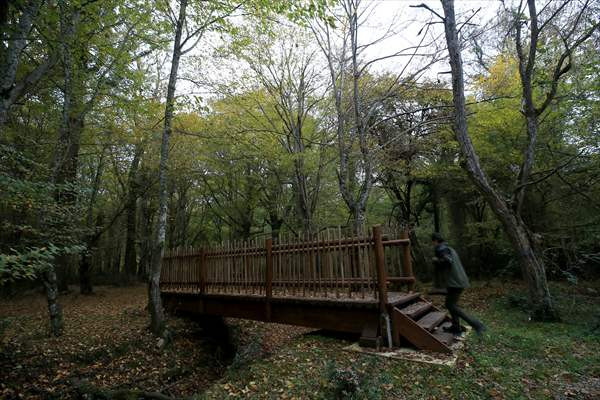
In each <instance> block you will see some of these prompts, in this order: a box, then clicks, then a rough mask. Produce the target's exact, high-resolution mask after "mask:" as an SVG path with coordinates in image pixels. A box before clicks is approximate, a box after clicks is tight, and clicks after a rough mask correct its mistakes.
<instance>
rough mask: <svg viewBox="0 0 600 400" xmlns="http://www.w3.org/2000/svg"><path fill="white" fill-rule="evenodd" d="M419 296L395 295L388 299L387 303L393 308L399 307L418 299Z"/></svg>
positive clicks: (410, 294)
mask: <svg viewBox="0 0 600 400" xmlns="http://www.w3.org/2000/svg"><path fill="white" fill-rule="evenodd" d="M420 296H421V294H420V293H405V294H396V295H393V296H389V297H388V303H390V304H391V305H392V306H394V307H401V306H402V305H403V304H408V303H410V302H411V301H413V300H414V299H417V298H419V297H420Z"/></svg>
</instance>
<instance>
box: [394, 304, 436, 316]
mask: <svg viewBox="0 0 600 400" xmlns="http://www.w3.org/2000/svg"><path fill="white" fill-rule="evenodd" d="M429 309H431V303H429V302H427V301H419V302H416V303H412V304H410V305H408V306H406V307H404V308H403V309H401V310H400V312H402V313H403V314H404V315H406V316H407V317H409V318H412V319H416V318H418V317H420V316H421V315H423V314H425V313H426V312H427V311H429Z"/></svg>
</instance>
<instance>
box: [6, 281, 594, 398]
mask: <svg viewBox="0 0 600 400" xmlns="http://www.w3.org/2000/svg"><path fill="white" fill-rule="evenodd" d="M552 290H553V293H554V295H555V298H556V299H558V300H559V306H560V309H561V312H562V315H563V318H564V322H562V323H545V324H542V323H532V322H529V321H527V315H526V313H525V312H524V310H523V307H524V306H525V301H524V298H523V296H524V294H525V289H524V287H523V286H522V285H520V284H518V283H499V282H492V283H482V282H481V283H478V284H476V285H475V287H474V288H472V289H470V290H468V291H467V292H466V294H465V296H464V299H463V305H464V308H465V309H467V310H469V311H471V312H472V313H473V314H475V315H477V316H478V317H480V318H481V319H482V320H484V321H485V322H486V324H487V325H488V328H489V331H488V333H487V334H486V335H485V336H484V337H483V338H481V339H479V338H476V337H474V336H469V337H468V338H467V340H466V345H465V347H464V349H463V350H461V351H460V353H459V358H458V362H457V364H456V365H455V366H453V367H447V366H438V365H430V364H421V363H416V362H408V361H399V360H390V359H385V358H381V357H374V356H371V355H367V354H361V353H352V352H347V351H344V350H343V348H344V347H346V346H348V345H349V344H351V343H352V341H351V339H349V338H340V337H332V336H330V335H323V334H320V332H318V331H317V332H315V331H314V330H309V329H304V328H297V327H290V326H285V325H278V324H265V323H257V322H249V321H241V320H228V323H229V324H230V326H231V331H232V336H233V337H234V339H235V340H234V342H235V343H236V344H237V347H238V351H237V354H236V355H235V356H234V357H233V358H228V357H227V355H226V354H225V353H226V352H225V351H224V350H222V349H221V348H220V347H219V346H216V345H215V343H214V342H212V341H211V340H210V339H208V338H207V337H206V336H204V335H203V334H202V330H201V328H200V327H199V326H198V325H197V324H195V323H193V322H191V321H187V320H183V319H179V318H171V319H170V321H169V323H170V326H171V328H172V331H173V332H174V340H173V342H172V343H171V344H169V345H168V346H166V347H165V348H159V347H158V346H157V341H156V339H155V338H153V337H152V336H151V335H150V334H149V333H148V331H147V325H148V318H147V313H146V311H145V303H146V290H145V287H143V286H136V287H130V288H113V287H98V288H96V293H95V294H94V295H91V296H81V295H78V294H76V293H75V292H72V293H70V294H68V295H65V296H62V297H61V299H60V301H61V304H62V306H63V308H64V315H65V334H64V335H63V336H62V337H60V338H49V337H48V327H47V314H46V305H45V300H44V297H43V295H42V294H41V293H30V294H27V295H22V296H19V297H17V298H14V299H11V300H6V299H2V300H0V398H1V399H20V398H27V399H64V398H89V399H92V398H106V397H103V396H105V395H106V393H108V391H105V392H97V394H96V395H95V396H94V395H89V393H91V391H90V389H89V388H101V389H103V390H113V392H112V393H113V394H115V393H117V392H115V390H117V389H123V388H127V389H136V388H137V389H143V390H144V391H146V392H161V393H163V394H165V395H168V396H173V397H191V398H198V399H222V398H257V399H258V398H261V399H262V398H264V399H308V398H310V399H335V398H356V399H448V398H456V399H469V398H472V399H479V398H487V399H490V398H491V399H517V398H524V399H527V398H540V399H542V398H543V399H547V398H555V399H597V398H600V351H599V349H600V314H599V310H600V282H585V283H579V284H578V285H577V286H568V285H566V284H553V285H552ZM440 300H442V299H441V298H439V296H437V297H434V301H440ZM84 392H85V393H88V395H87V396H83V395H82V393H84ZM123 398H125V397H123Z"/></svg>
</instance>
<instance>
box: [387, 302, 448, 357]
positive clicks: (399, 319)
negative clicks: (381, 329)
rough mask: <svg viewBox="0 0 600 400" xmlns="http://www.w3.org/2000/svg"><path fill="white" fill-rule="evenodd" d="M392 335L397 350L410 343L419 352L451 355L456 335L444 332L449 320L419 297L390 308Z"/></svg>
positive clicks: (444, 314) (443, 313) (392, 305)
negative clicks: (427, 351) (398, 347)
mask: <svg viewBox="0 0 600 400" xmlns="http://www.w3.org/2000/svg"><path fill="white" fill-rule="evenodd" d="M390 306H391V307H390V308H391V313H390V314H391V320H392V325H393V327H392V335H393V338H392V340H393V343H394V345H395V346H401V345H403V344H406V342H408V343H409V344H411V345H413V346H415V347H416V348H417V349H420V350H429V351H435V352H441V353H451V352H452V350H451V348H450V346H451V345H452V343H453V342H454V340H455V338H454V335H452V334H451V333H448V332H444V331H443V328H444V327H446V326H450V325H451V323H450V318H449V317H448V316H447V315H446V313H445V312H443V311H441V310H440V309H439V308H437V307H436V306H434V305H433V304H432V303H431V302H430V301H428V300H426V299H425V298H423V297H422V296H421V295H419V294H418V293H415V294H414V295H412V296H410V297H408V296H407V298H406V300H405V301H403V302H401V303H396V304H391V305H390Z"/></svg>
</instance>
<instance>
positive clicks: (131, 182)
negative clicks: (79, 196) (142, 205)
mask: <svg viewBox="0 0 600 400" xmlns="http://www.w3.org/2000/svg"><path fill="white" fill-rule="evenodd" d="M142 152H143V149H142V146H141V145H140V144H138V145H136V148H135V153H134V155H133V160H132V162H131V167H130V168H129V177H128V179H127V182H128V186H129V188H128V192H127V204H126V206H125V208H126V231H125V266H124V270H125V280H126V282H125V283H126V284H131V282H132V281H133V280H134V278H135V275H136V272H137V252H136V244H135V242H136V238H137V198H138V190H139V188H138V176H137V172H138V167H139V164H140V158H141V156H142Z"/></svg>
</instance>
